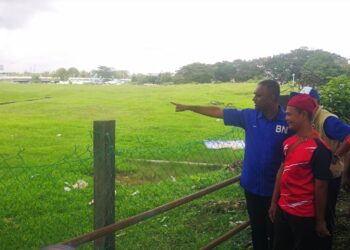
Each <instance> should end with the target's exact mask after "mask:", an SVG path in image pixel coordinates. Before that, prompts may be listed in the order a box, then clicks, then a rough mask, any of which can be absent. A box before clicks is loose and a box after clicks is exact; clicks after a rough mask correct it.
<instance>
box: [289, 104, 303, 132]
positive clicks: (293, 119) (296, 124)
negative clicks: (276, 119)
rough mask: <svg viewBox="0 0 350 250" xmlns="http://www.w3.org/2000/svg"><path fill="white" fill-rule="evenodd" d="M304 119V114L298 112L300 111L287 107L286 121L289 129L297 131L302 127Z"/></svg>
mask: <svg viewBox="0 0 350 250" xmlns="http://www.w3.org/2000/svg"><path fill="white" fill-rule="evenodd" d="M304 119H305V115H304V113H300V112H298V110H297V109H296V108H294V107H291V106H287V109H286V121H287V123H288V128H289V129H291V130H294V131H297V130H298V129H299V128H300V127H301V124H302V123H303V120H304Z"/></svg>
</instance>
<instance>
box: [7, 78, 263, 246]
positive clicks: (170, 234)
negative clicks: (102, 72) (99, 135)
mask: <svg viewBox="0 0 350 250" xmlns="http://www.w3.org/2000/svg"><path fill="white" fill-rule="evenodd" d="M255 86H256V85H255V84H254V83H249V84H232V83H231V84H201V85H196V84H188V85H168V86H133V85H124V86H107V85H106V86H89V85H84V86H78V85H69V86H62V85H61V86H60V85H36V84H32V85H21V84H5V83H0V88H1V91H0V102H2V103H3V102H12V101H13V102H15V103H12V104H6V105H0V109H1V112H0V120H1V125H2V128H1V131H0V141H1V144H0V153H1V158H0V163H1V165H0V179H1V183H0V204H1V209H0V238H1V240H0V249H38V248H40V247H42V246H44V245H48V244H54V243H57V242H61V241H62V240H64V239H68V238H72V237H75V236H77V235H79V234H81V233H87V232H89V231H91V230H92V221H93V213H92V212H93V211H92V209H93V208H92V206H90V205H89V204H88V203H89V202H90V201H91V199H92V197H93V189H92V187H93V182H92V180H93V170H92V158H91V145H92V121H93V120H110V119H112V120H116V124H117V125H116V141H117V142H116V151H117V152H116V157H117V196H116V197H117V198H116V200H117V201H116V203H117V204H116V211H117V212H116V216H117V219H118V220H120V219H124V218H127V217H129V216H131V215H135V214H136V213H138V212H142V211H145V210H147V209H150V208H154V207H155V206H159V205H161V204H163V203H165V202H169V201H172V200H174V199H176V198H179V197H181V196H183V195H187V194H190V193H192V192H194V191H197V190H199V189H201V188H203V187H206V186H209V185H211V184H215V183H217V182H219V181H222V180H225V179H227V178H229V177H232V176H235V175H237V174H238V173H239V170H237V171H236V172H232V171H228V170H227V169H225V167H223V166H205V167H203V166H201V167H199V166H189V165H186V164H179V163H176V162H177V161H191V162H194V161H195V162H210V163H217V162H219V163H223V164H229V163H232V161H235V160H240V159H242V152H241V151H237V152H235V153H233V152H232V151H229V150H220V151H213V150H212V151H208V150H206V149H205V148H204V146H203V143H202V141H203V140H204V139H241V138H243V134H242V131H241V130H239V129H232V128H231V127H225V126H223V122H222V121H221V120H217V119H212V118H207V117H203V116H200V115H196V114H193V113H190V112H184V113H175V112H174V110H175V108H174V106H173V105H171V104H170V101H175V102H180V103H186V104H199V105H212V102H213V101H220V102H222V104H221V106H225V105H231V106H234V107H237V108H244V107H252V102H251V98H252V96H253V95H252V93H253V90H254V88H255ZM43 97H46V98H44V99H40V100H34V101H28V100H31V99H39V98H43ZM48 97H50V98H48ZM133 159H151V160H169V162H170V163H165V164H152V163H147V162H146V163H145V162H139V161H134V160H133ZM78 179H83V180H85V181H87V182H88V184H89V186H88V187H87V188H85V189H81V190H73V189H72V190H71V191H70V192H67V191H64V187H65V186H66V187H67V186H70V187H71V185H72V184H74V183H75V182H76V181H77V180H78ZM65 182H66V184H65ZM242 200H243V196H242V192H241V190H240V188H239V186H238V184H235V185H232V186H230V187H227V188H225V189H223V190H221V191H219V192H216V193H214V194H211V195H208V196H206V197H205V198H201V199H199V200H197V201H195V202H192V203H190V204H188V205H185V206H183V207H181V208H177V209H175V210H173V211H171V212H168V213H165V214H163V215H160V216H158V217H156V218H155V219H152V220H150V221H146V222H143V223H141V224H140V225H135V226H132V227H130V228H128V229H126V230H122V231H120V232H117V246H118V248H119V249H198V248H200V247H201V246H204V245H205V244H207V243H209V242H210V241H211V240H212V239H214V238H216V237H218V236H220V235H222V234H223V233H224V232H226V231H227V230H228V229H230V228H232V227H233V226H234V225H235V223H239V221H241V220H244V219H246V214H245V209H244V202H242ZM248 241H249V236H248V232H247V230H246V231H244V232H242V233H241V234H240V235H239V236H237V237H234V238H233V239H232V240H230V241H228V242H226V243H225V244H223V245H222V246H220V247H219V248H218V249H246V246H247V243H248ZM85 248H87V249H89V248H90V246H89V245H85V246H83V247H82V249H85Z"/></svg>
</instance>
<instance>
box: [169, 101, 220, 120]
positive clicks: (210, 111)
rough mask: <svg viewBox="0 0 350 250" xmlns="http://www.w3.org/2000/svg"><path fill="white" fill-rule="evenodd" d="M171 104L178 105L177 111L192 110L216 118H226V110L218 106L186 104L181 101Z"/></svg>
mask: <svg viewBox="0 0 350 250" xmlns="http://www.w3.org/2000/svg"><path fill="white" fill-rule="evenodd" d="M171 104H173V105H175V106H176V112H182V111H187V110H190V111H192V112H195V113H198V114H201V115H206V116H210V117H215V118H224V110H223V109H222V108H218V107H205V106H196V105H184V104H180V103H175V102H171Z"/></svg>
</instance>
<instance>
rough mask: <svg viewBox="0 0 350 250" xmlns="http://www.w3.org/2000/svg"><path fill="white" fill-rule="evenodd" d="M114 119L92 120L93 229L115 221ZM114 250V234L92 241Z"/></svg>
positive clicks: (103, 247) (107, 249)
mask: <svg viewBox="0 0 350 250" xmlns="http://www.w3.org/2000/svg"><path fill="white" fill-rule="evenodd" d="M114 202H115V121H94V230H96V229H98V228H101V227H104V226H107V225H110V224H113V223H115V203H114ZM102 249H103V250H105V249H106V250H114V249H115V234H114V233H111V234H109V235H107V236H106V237H102V238H100V239H97V240H95V241H94V250H102Z"/></svg>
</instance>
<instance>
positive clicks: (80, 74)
mask: <svg viewBox="0 0 350 250" xmlns="http://www.w3.org/2000/svg"><path fill="white" fill-rule="evenodd" d="M90 76H91V73H90V72H88V71H85V70H82V71H80V72H79V77H90Z"/></svg>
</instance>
